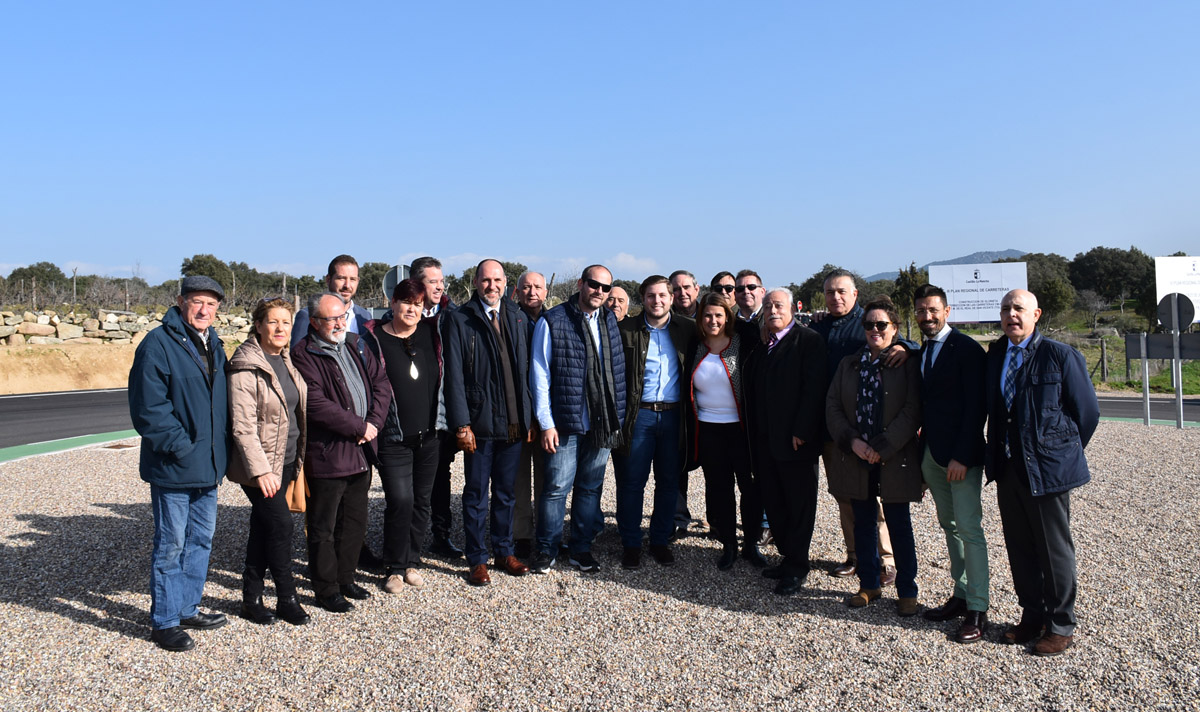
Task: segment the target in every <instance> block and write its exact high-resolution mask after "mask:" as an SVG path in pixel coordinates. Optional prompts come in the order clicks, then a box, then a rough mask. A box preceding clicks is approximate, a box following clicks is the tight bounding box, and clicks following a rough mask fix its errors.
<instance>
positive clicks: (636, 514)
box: [613, 408, 680, 549]
mask: <svg viewBox="0 0 1200 712" xmlns="http://www.w3.org/2000/svg"><path fill="white" fill-rule="evenodd" d="M679 420H680V414H679V409H678V408H676V409H675V410H666V411H663V412H661V413H655V412H654V411H652V410H649V409H647V408H639V409H638V412H637V420H636V421H634V423H633V434H632V441H631V442H630V444H629V454H628V455H617V454H615V453H614V454H613V469H614V470H615V471H616V475H617V531H619V532H620V533H621V545H622V546H624V547H625V548H627V549H637V548H641V546H642V505H643V502H644V500H645V497H646V482H647V481H648V480H649V479H650V465H651V463H653V465H654V512H653V513H652V514H651V515H650V545H651V546H666V545H667V544H668V542H669V540H670V538H671V531H672V530H673V529H674V528H675V527H674V518H675V505H676V497H677V496H678V494H679V459H680V452H679Z"/></svg>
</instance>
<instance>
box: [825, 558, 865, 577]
mask: <svg viewBox="0 0 1200 712" xmlns="http://www.w3.org/2000/svg"><path fill="white" fill-rule="evenodd" d="M857 570H858V565H857V564H855V563H854V559H846V560H845V561H844V562H842V563H841V565H839V566H834V567H833V568H832V569H831V570H830V571H829V575H830V576H834V577H837V578H849V577H851V576H853V575H854V572H855V571H857Z"/></svg>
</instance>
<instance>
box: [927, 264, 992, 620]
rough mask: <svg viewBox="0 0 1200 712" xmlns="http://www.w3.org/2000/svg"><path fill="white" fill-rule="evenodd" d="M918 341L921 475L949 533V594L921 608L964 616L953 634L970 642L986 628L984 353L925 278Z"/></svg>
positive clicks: (937, 615) (934, 614)
mask: <svg viewBox="0 0 1200 712" xmlns="http://www.w3.org/2000/svg"><path fill="white" fill-rule="evenodd" d="M914 307H915V309H914V311H915V312H916V315H917V326H918V327H920V329H921V333H922V334H923V335H924V336H925V343H924V345H923V346H922V347H921V412H922V414H923V416H924V422H923V423H922V427H921V441H922V445H923V446H924V447H923V448H922V450H923V451H924V456H923V458H922V460H921V473H922V474H923V475H924V478H925V484H926V485H927V486H928V487H929V493H930V494H931V495H933V502H934V504H936V505H937V518H938V524H940V525H941V527H942V530H943V531H944V532H945V533H946V548H947V549H948V551H949V554H950V578H951V580H952V581H954V593H953V594H952V595H951V596H950V598H949V599H948V600H947V601H946V602H945V603H944V604H942V605H941V606H939V607H937V608H932V609H930V610H928V611H925V618H926V619H927V620H931V621H939V622H940V621H948V620H951V619H953V618H958V617H959V616H964V619H963V623H962V625H961V626H960V627H959V629H958V633H956V634H955V636H954V639H955V640H956V641H957V642H959V643H974V642H976V641H978V640H979V639H981V638H982V637H983V634H984V633H985V632H987V610H988V554H987V540H986V539H985V537H984V534H983V505H982V503H981V500H980V495H981V490H982V488H983V447H984V446H983V421H984V419H985V418H986V417H987V407H986V395H985V391H984V385H985V381H984V377H985V373H986V371H987V355H986V354H985V353H984V350H983V347H982V346H980V345H979V344H978V343H977V342H976V341H975V339H972V338H971V337H969V336H967V335H966V334H964V333H962V332H961V331H959V330H958V329H955V328H953V327H951V326H950V325H949V324H947V323H946V319H947V317H949V316H950V306H949V305H948V304H947V303H946V293H945V292H944V291H942V290H941V289H940V288H939V287H935V286H933V285H932V284H923V285H921V286H920V287H918V288H917V291H916V293H915V295H914Z"/></svg>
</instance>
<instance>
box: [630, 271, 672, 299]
mask: <svg viewBox="0 0 1200 712" xmlns="http://www.w3.org/2000/svg"><path fill="white" fill-rule="evenodd" d="M656 284H665V285H667V294H670V293H671V282H670V280H668V279H667V278H666V277H664V276H662V275H661V274H652V275H650V276H649V277H647V278H645V279H643V280H642V283H641V284H640V285H638V296H639V297H641V299H642V301H645V300H646V290H647V289H649V288H651V287H653V286H654V285H656Z"/></svg>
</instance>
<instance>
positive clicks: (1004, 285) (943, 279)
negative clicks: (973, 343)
mask: <svg viewBox="0 0 1200 712" xmlns="http://www.w3.org/2000/svg"><path fill="white" fill-rule="evenodd" d="M929 283H930V284H935V285H937V286H939V287H941V288H942V289H943V290H945V292H946V299H947V300H948V301H949V302H950V318H949V319H948V321H949V322H950V323H951V324H964V323H969V322H988V321H1000V300H1001V299H1003V298H1004V295H1005V294H1008V293H1009V292H1010V291H1012V290H1014V289H1028V286H1027V284H1028V282H1027V281H1026V277H1025V263H1024V262H1002V263H1000V264H994V263H989V264H982V265H930V266H929Z"/></svg>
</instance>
